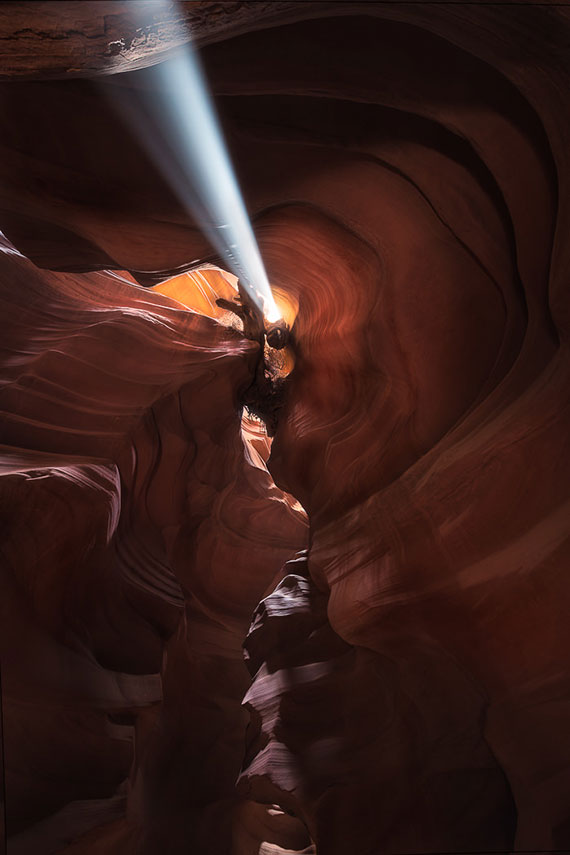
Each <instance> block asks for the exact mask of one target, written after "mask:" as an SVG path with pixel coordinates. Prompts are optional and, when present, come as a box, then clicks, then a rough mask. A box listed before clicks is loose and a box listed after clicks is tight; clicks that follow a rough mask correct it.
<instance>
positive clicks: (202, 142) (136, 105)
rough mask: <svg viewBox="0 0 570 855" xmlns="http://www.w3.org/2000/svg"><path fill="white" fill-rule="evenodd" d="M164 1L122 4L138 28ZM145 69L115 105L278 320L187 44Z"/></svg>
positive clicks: (163, 10)
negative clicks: (133, 89)
mask: <svg viewBox="0 0 570 855" xmlns="http://www.w3.org/2000/svg"><path fill="white" fill-rule="evenodd" d="M172 6H173V4H172V3H170V2H167V0H156V2H153V3H148V2H144V0H134V2H132V3H130V4H129V8H130V9H132V11H133V14H134V15H135V17H136V20H137V23H138V24H140V26H141V29H143V28H144V25H145V24H146V25H147V26H148V14H149V11H152V13H153V14H154V15H155V16H160V15H163V16H167V15H168V17H169V18H170V19H171V17H172ZM180 27H183V24H182V23H181V24H180ZM181 36H182V34H181ZM180 40H181V41H182V38H181V39H180ZM146 73H147V74H151V75H152V81H151V82H152V85H151V86H150V87H147V91H146V92H145V93H144V99H143V98H142V96H140V93H136V95H135V97H134V98H133V97H125V98H123V99H121V100H122V103H121V105H120V109H121V113H122V114H123V115H125V116H126V117H127V119H128V120H130V121H131V123H132V124H133V125H134V126H135V129H136V131H137V134H138V136H139V138H140V140H141V143H142V144H143V146H144V147H145V148H146V149H147V151H148V153H149V154H150V155H151V156H152V158H153V160H154V161H155V162H156V164H157V166H158V168H159V169H160V171H161V172H162V174H163V176H164V178H165V179H166V180H167V181H168V183H169V184H170V186H171V189H172V190H173V192H174V193H175V194H176V195H177V197H178V198H179V200H180V202H181V203H182V204H183V205H184V207H185V208H186V210H187V211H188V212H189V213H190V214H191V215H192V217H193V218H194V219H195V220H196V221H197V223H198V225H199V226H200V228H201V230H202V231H203V232H204V233H205V235H206V236H207V238H208V239H209V241H210V243H211V244H212V245H213V246H214V247H215V249H216V250H217V252H218V253H219V255H220V256H221V258H223V260H224V266H227V268H228V269H229V270H230V271H231V272H232V273H233V274H234V275H235V276H237V277H238V279H239V280H240V282H241V283H242V284H243V286H244V288H245V289H246V290H247V292H248V294H250V296H251V298H252V300H253V301H254V302H255V303H256V305H258V306H259V308H260V309H261V310H262V312H263V314H264V316H265V318H266V320H267V321H269V322H275V321H277V320H279V319H280V317H281V312H280V311H279V309H278V307H277V305H276V303H275V300H274V298H273V295H272V293H271V288H270V286H269V281H268V278H267V273H266V271H265V267H264V264H263V261H262V259H261V255H260V252H259V248H258V246H257V242H256V240H255V237H254V234H253V230H252V227H251V223H250V221H249V217H248V215H247V211H246V209H245V205H244V202H243V198H242V195H241V192H240V189H239V186H238V183H237V180H236V177H235V174H234V170H233V167H232V164H231V162H230V158H229V155H228V152H227V149H226V146H225V142H224V138H223V135H222V131H221V128H220V124H219V121H218V118H217V115H216V112H215V109H214V105H213V103H212V100H211V97H210V95H209V92H208V86H207V83H206V79H205V76H204V73H203V70H202V68H201V64H200V62H199V59H198V56H197V53H196V51H195V50H193V49H192V48H191V47H190V46H189V45H187V46H185V47H184V48H181V49H179V51H178V52H177V53H176V54H175V55H174V56H173V57H172V58H170V59H167V60H164V61H162V62H159V63H158V64H157V65H155V66H152V68H150V69H147V71H146ZM129 94H131V95H132V94H133V93H129Z"/></svg>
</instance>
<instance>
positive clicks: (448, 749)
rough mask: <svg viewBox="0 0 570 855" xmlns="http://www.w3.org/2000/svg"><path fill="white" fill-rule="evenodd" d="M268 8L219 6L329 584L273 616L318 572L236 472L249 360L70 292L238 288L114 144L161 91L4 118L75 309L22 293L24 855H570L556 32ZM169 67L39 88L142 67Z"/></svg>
mask: <svg viewBox="0 0 570 855" xmlns="http://www.w3.org/2000/svg"><path fill="white" fill-rule="evenodd" d="M39 5H40V6H41V7H42V10H41V11H42V14H43V13H44V12H45V11H46V10H45V8H44V7H45V4H39ZM74 6H75V4H74ZM84 6H86V4H82V9H81V15H83V14H84V12H83V7H84ZM278 6H279V9H278V11H276V12H271V13H269V12H268V9H269V7H268V6H267V5H265V4H264V6H263V12H262V14H260V15H259V17H258V19H257V20H255V21H252V20H251V19H248V14H249V12H247V11H246V12H245V13H243V14H244V15H245V17H242V18H241V20H240V22H238V23H232V24H230V22H229V21H228V20H227V17H226V16H225V15H224V14H222V16H221V23H219V26H218V24H216V23H215V22H214V21H213V20H212V19H213V17H214V15H213V13H214V6H213V5H212V4H197V6H196V12H197V16H198V17H199V18H200V20H202V21H203V22H204V30H203V31H202V32H201V33H199V35H198V38H199V40H201V41H202V42H203V43H206V42H209V46H208V47H207V48H206V50H205V51H204V60H205V64H206V68H207V71H208V74H209V78H210V80H211V82H212V86H213V89H214V91H215V92H216V94H217V96H218V105H219V109H220V112H221V115H222V120H223V123H224V128H225V130H226V133H227V135H228V139H229V142H230V145H231V149H232V154H233V157H234V161H235V162H236V163H237V166H238V172H239V176H240V181H241V183H242V186H243V187H244V192H245V196H246V199H247V203H248V206H249V209H250V211H251V212H252V215H253V217H254V220H255V229H256V234H257V236H258V239H259V243H260V247H261V250H262V255H263V257H264V260H265V262H266V264H267V268H268V272H269V275H270V279H271V281H272V283H273V284H274V285H275V286H277V287H278V288H279V289H280V290H281V291H282V292H283V293H284V294H285V295H287V296H288V297H289V299H290V300H291V302H292V303H294V304H298V314H297V317H296V322H295V327H294V338H295V345H296V354H295V357H296V361H295V369H294V371H293V373H292V374H291V376H290V379H289V385H288V396H287V402H286V407H285V410H284V413H283V416H282V419H281V422H280V426H279V428H278V430H277V434H276V436H275V439H274V442H273V444H272V448H271V458H270V460H269V467H270V470H271V472H272V473H273V475H274V477H275V479H276V481H277V483H278V484H279V485H280V486H281V487H283V488H285V489H287V490H289V491H290V492H291V493H292V494H293V495H294V496H295V497H296V498H298V499H299V500H301V501H302V503H303V505H304V506H305V508H306V509H307V510H308V512H309V515H310V522H311V531H310V548H309V553H308V565H307V568H306V569H304V570H303V572H302V573H301V574H299V573H295V574H294V575H293V576H291V575H289V576H288V577H287V579H286V580H285V581H283V582H282V583H281V585H280V587H278V588H277V589H276V590H275V592H274V593H272V594H270V591H271V589H272V587H273V586H274V584H275V581H276V579H277V580H278V579H279V578H280V577H281V575H282V573H280V571H279V567H280V565H281V563H282V562H283V560H285V559H286V558H287V557H289V556H290V555H291V554H292V553H293V552H295V550H296V549H298V548H300V547H302V546H304V545H305V539H306V536H305V530H304V524H303V522H302V520H301V519H300V517H299V512H298V511H296V510H295V505H294V502H293V500H291V499H290V500H288V501H287V499H286V497H285V496H283V495H282V494H281V493H279V492H278V491H277V490H276V488H275V487H274V486H272V484H271V481H270V479H269V478H268V476H267V473H266V472H265V470H264V468H263V465H262V460H263V459H264V458H265V457H266V455H267V451H268V449H267V445H266V444H265V442H264V440H257V441H256V440H250V445H251V446H252V447H253V448H254V450H255V451H256V454H257V453H259V456H255V455H252V453H251V452H250V453H249V457H248V456H247V455H246V456H244V454H243V449H242V440H241V438H240V424H239V418H238V415H237V401H238V398H239V393H240V390H242V389H243V388H244V386H245V385H247V384H248V383H249V382H250V380H251V376H252V366H253V361H254V360H255V357H256V353H255V349H254V346H252V345H251V344H248V343H247V342H246V341H245V340H244V339H243V338H242V337H241V336H239V334H237V333H235V332H232V331H229V330H227V329H225V328H224V327H222V326H221V325H219V324H216V323H215V322H214V321H213V320H211V319H210V318H199V317H198V316H196V315H195V314H189V313H188V312H187V311H185V310H184V309H182V308H181V305H180V304H179V303H175V302H173V300H172V299H169V298H168V297H165V296H159V295H158V294H156V293H147V292H142V291H141V290H138V289H136V288H135V287H134V286H133V284H132V281H131V279H130V277H129V275H127V274H125V278H126V279H127V280H128V281H127V282H120V281H119V280H117V279H112V278H110V277H109V275H108V274H100V273H93V272H89V273H85V274H83V273H82V275H71V274H73V273H77V272H78V271H94V270H103V269H104V268H108V267H115V268H121V269H126V270H129V271H130V272H131V275H132V276H134V277H135V278H136V280H137V281H141V282H145V283H146V284H149V283H154V282H157V281H159V280H160V279H162V278H164V277H165V276H166V275H173V274H174V273H175V272H177V271H180V270H183V269H186V268H187V267H188V266H190V265H191V264H192V263H194V262H195V261H196V260H209V261H215V258H214V256H213V255H212V253H211V250H210V248H209V247H208V245H207V244H206V242H205V241H204V239H203V238H202V236H201V234H200V231H199V229H198V228H197V225H196V223H193V222H191V221H190V220H189V219H188V217H187V215H186V213H185V212H184V210H182V208H181V207H180V205H179V203H178V202H176V200H175V199H174V198H173V196H172V193H171V192H170V191H169V190H168V189H167V188H166V187H165V186H164V183H163V181H162V179H161V178H160V177H159V174H158V173H157V172H156V170H154V169H153V167H152V164H150V163H149V161H148V159H147V157H146V156H145V155H144V154H143V153H142V152H141V150H140V148H139V146H138V144H137V141H136V140H135V139H134V138H133V136H132V133H131V132H130V131H129V130H128V129H127V128H126V127H124V126H123V125H122V124H121V122H120V119H119V117H118V115H117V112H116V110H114V109H113V108H111V106H110V99H109V97H108V96H109V95H110V94H111V93H113V92H114V93H117V92H120V93H123V96H124V97H125V98H127V99H129V98H131V97H132V95H133V92H139V93H140V92H141V91H142V92H144V90H145V87H147V86H149V85H152V77H151V72H149V71H146V72H144V71H143V72H136V73H133V74H124V75H118V76H116V77H114V76H111V77H107V78H105V81H104V82H103V83H98V84H97V85H96V84H95V83H93V82H92V81H90V80H73V81H70V80H58V81H50V82H45V81H44V82H42V81H35V82H25V83H24V82H20V83H17V84H15V83H4V84H2V89H1V92H0V96H1V97H2V104H3V116H4V122H5V127H4V128H3V130H4V133H3V136H2V148H1V151H0V153H1V155H2V156H1V158H0V173H1V174H0V187H1V190H0V226H2V228H3V229H5V231H6V233H7V234H8V236H9V237H10V238H11V239H12V240H13V241H14V242H15V243H16V245H17V246H18V248H20V249H21V250H22V251H23V252H24V253H26V254H27V255H29V256H30V258H32V259H33V260H34V261H35V262H36V263H37V264H39V265H40V266H43V267H46V268H51V269H52V270H59V271H62V270H64V271H67V272H68V273H67V274H63V273H46V272H42V273H40V272H38V271H37V270H34V268H33V267H32V266H31V265H29V264H28V263H26V262H23V261H21V260H18V259H16V258H4V259H3V263H4V262H5V272H4V278H3V280H2V281H3V286H2V300H3V302H4V307H5V317H6V319H7V320H6V333H5V335H4V337H3V339H2V348H3V357H4V364H3V368H2V378H3V381H4V383H5V385H4V387H3V390H2V393H1V394H2V399H1V401H2V406H3V410H4V412H5V413H6V418H5V422H4V425H3V442H4V448H3V451H4V452H5V453H4V456H3V467H4V469H3V471H5V473H6V474H5V476H4V477H3V479H2V484H1V486H2V488H3V491H2V495H3V503H4V504H3V507H4V511H3V514H4V517H3V518H4V519H5V520H6V527H8V526H9V535H7V536H6V551H5V554H6V567H7V569H6V571H5V572H6V584H5V589H6V591H7V594H6V597H5V609H6V618H5V620H4V630H5V633H6V636H7V638H8V639H9V647H8V649H9V656H8V657H7V658H6V657H4V658H6V661H7V663H8V664H7V665H6V666H4V668H3V672H6V674H5V676H4V684H5V694H6V698H7V700H6V701H5V710H6V719H5V721H6V729H7V751H6V753H7V762H8V766H9V768H10V769H11V770H14V772H15V774H16V777H14V778H12V779H10V780H9V786H8V798H9V806H10V815H9V826H10V828H11V829H12V830H13V831H15V832H17V833H20V836H19V837H18V836H16V837H15V838H14V840H13V847H14V852H18V851H20V852H25V851H28V852H33V853H37V852H39V851H45V852H49V851H56V848H57V847H60V848H62V847H64V845H65V844H66V843H67V842H71V841H72V840H75V841H76V842H75V843H72V844H71V845H70V846H69V847H67V851H68V852H69V853H75V855H79V853H82V855H87V853H91V855H94V853H96V852H105V853H107V852H111V853H114V852H116V853H117V855H118V853H119V852H121V853H122V852H125V851H133V852H134V851H137V850H138V851H142V852H144V853H146V854H147V855H151V853H153V854H154V853H156V852H157V851H164V848H165V844H164V841H165V839H168V841H169V844H168V845H169V847H170V848H169V849H168V851H169V852H173V853H176V852H178V851H180V852H182V851H184V852H186V851H188V848H189V847H190V848H194V849H196V851H200V852H204V853H207V852H212V853H213V852H220V853H222V852H223V853H224V855H226V853H227V852H229V851H232V848H233V852H234V855H250V853H251V855H253V853H254V852H256V851H260V850H259V846H260V845H261V844H262V843H263V842H266V843H267V845H268V846H269V845H274V844H280V845H281V846H282V847H283V848H286V847H297V848H298V849H300V848H301V847H305V848H306V847H308V846H311V845H312V844H311V843H310V840H313V841H314V844H315V845H316V847H317V849H318V851H319V853H320V855H327V853H328V854H329V855H330V853H343V855H347V853H350V852H352V851H353V850H354V851H355V852H356V851H358V852H359V855H364V853H368V855H379V853H381V852H386V853H388V852H395V851H400V852H401V851H403V850H408V851H409V850H413V851H416V852H433V851H442V850H444V851H450V850H453V849H463V850H471V851H472V850H473V849H478V850H481V851H485V850H489V849H505V848H506V849H509V848H511V847H516V848H518V849H533V848H534V849H541V850H544V849H552V848H562V849H564V848H568V846H569V845H570V838H569V827H570V826H569V819H568V802H569V795H570V793H569V790H570V781H569V780H568V772H567V769H568V766H569V759H570V758H569V757H568V753H569V751H570V746H569V745H568V740H567V738H566V730H567V728H566V718H567V706H568V696H569V692H568V657H567V653H566V650H567V649H568V640H567V638H566V635H567V629H566V624H567V621H566V620H565V616H566V601H567V584H566V581H565V572H564V571H565V567H566V564H567V559H568V535H569V519H570V516H569V513H568V500H569V494H568V484H569V483H570V479H569V477H568V475H569V461H568V443H567V436H568V427H569V424H568V369H569V360H568V350H567V340H568V329H569V321H568V319H569V301H568V291H567V279H568V270H569V258H568V242H567V240H566V238H565V235H566V232H567V229H568V192H567V190H568V180H569V179H568V167H569V161H568V152H569V151H570V146H569V141H570V139H569V138H570V134H569V127H568V122H567V98H568V87H569V69H568V57H567V50H566V41H567V36H568V15H567V12H566V11H565V10H564V9H558V8H554V7H552V8H550V7H548V8H545V7H540V8H538V7H533V6H531V5H527V6H506V7H505V6H503V7H489V6H473V5H467V6H458V7H453V8H451V7H445V6H438V5H433V6H432V5H429V4H419V5H417V4H416V5H414V4H412V5H409V4H393V5H389V4H384V3H382V4H380V3H379V4H369V3H368V4H359V3H353V4H351V5H347V4H335V5H330V4H326V3H324V4H314V3H307V4H302V5H301V4H297V5H296V6H295V7H294V8H293V7H291V6H290V4H286V3H284V4H278ZM54 8H55V7H54ZM69 8H70V9H71V6H70V7H69ZM216 8H217V7H216ZM249 8H252V6H251V4H249ZM295 9H299V11H298V12H296V11H295ZM191 10H192V7H190V11H191ZM20 12H21V10H20ZM222 12H224V10H222ZM76 13H77V14H79V11H78V10H77V12H76ZM210 13H211V17H210ZM19 14H20V13H19ZM22 14H23V12H22ZM266 15H267V16H268V17H265V16H266ZM270 15H274V16H275V17H274V18H273V20H271V18H270ZM295 15H297V16H298V18H299V20H297V21H295ZM200 16H201V17H200ZM301 17H304V18H307V19H314V20H305V21H301V20H300V18H301ZM219 21H220V19H218V22H219ZM279 22H281V23H283V24H287V25H286V26H282V27H278V26H273V27H270V26H269V24H270V23H272V24H275V23H279ZM163 23H164V22H163ZM234 26H238V28H239V29H240V31H241V32H242V33H243V34H242V35H240V36H239V37H237V38H225V37H224V36H225V35H226V36H227V35H234V34H235V32H236V30H235V29H231V27H234ZM121 27H122V28H123V29H124V31H125V34H126V31H127V30H128V26H127V25H126V24H125V23H124V22H122V21H121V20H118V19H115V20H113V21H112V37H113V38H112V40H113V41H120V39H121V38H123V35H122V33H121ZM261 27H265V29H259V28H261ZM117 28H118V29H117ZM158 29H159V30H160V32H163V33H165V34H166V35H165V37H164V39H162V36H160V38H158V40H157V45H156V47H157V52H155V51H154V47H153V48H152V49H149V50H147V49H146V48H145V49H144V50H143V51H142V53H141V52H140V51H139V52H138V53H137V51H138V47H137V44H136V43H134V42H133V43H132V44H131V45H130V46H129V47H128V48H126V49H123V48H121V49H120V51H119V53H117V54H116V55H113V56H110V57H109V58H105V56H102V54H101V52H100V48H101V46H102V45H103V42H104V40H105V38H107V33H106V31H105V28H104V27H103V29H102V30H101V28H99V30H96V31H95V32H94V34H95V38H94V39H93V42H92V47H93V53H91V52H90V51H89V50H88V49H87V50H86V53H85V63H84V65H83V66H81V64H79V65H78V64H77V63H76V62H75V59H73V57H72V60H73V61H72V62H71V61H70V57H69V55H67V56H66V55H65V52H63V54H62V55H57V54H56V55H55V56H54V52H53V51H52V50H51V49H50V50H48V49H46V50H42V51H41V56H40V58H39V65H38V66H37V67H36V68H37V73H39V75H40V76H41V75H42V74H47V75H50V76H53V75H56V76H57V75H59V74H61V73H65V74H67V73H68V72H69V71H70V69H72V68H74V69H75V71H71V73H72V74H74V75H75V74H77V75H81V74H84V75H86V76H89V75H91V74H99V73H107V72H109V71H110V70H112V67H113V62H115V61H116V63H117V65H116V66H115V67H118V68H121V69H124V68H125V67H127V65H128V64H129V63H131V62H132V63H134V64H136V63H140V64H142V65H146V64H148V63H152V62H154V61H155V60H156V59H157V58H158V57H159V56H161V55H162V54H161V53H160V52H161V51H162V50H163V48H166V49H169V46H170V43H169V40H168V39H169V37H168V32H167V29H168V28H167V27H166V29H165V28H164V27H163V25H162V24H161V26H160V27H159V28H158ZM247 30H251V32H247ZM254 30H255V31H254ZM42 32H43V30H42ZM46 32H47V30H46ZM109 32H111V30H109ZM82 33H83V31H82V30H81V26H79V33H73V32H72V31H71V30H69V32H68V36H67V37H66V38H68V40H69V43H70V45H71V46H72V47H73V45H77V44H81V43H82V42H84V41H85V40H84V39H83V35H82ZM159 35H160V33H159ZM103 37H104V38H103ZM34 38H35V35H34V33H33V32H31V33H28V36H27V37H26V39H27V43H28V44H31V43H32V42H33V40H34ZM39 42H40V46H42V48H43V47H46V46H48V45H47V40H46V39H44V38H43V36H42V35H41V33H40V35H39ZM49 47H50V48H53V45H52V44H49ZM139 47H140V45H139ZM107 48H108V45H105V50H107ZM98 51H99V52H98ZM125 51H126V52H125ZM130 51H132V52H131V53H129V52H130ZM103 52H104V51H103ZM72 53H73V51H72ZM143 54H144V55H143ZM107 59H110V60H112V62H110V63H109V64H107ZM11 63H12V65H11V68H10V73H15V74H18V75H23V76H25V77H33V76H34V74H35V72H34V67H33V63H30V60H29V55H28V57H26V56H22V57H21V58H20V59H17V57H16V58H14V57H13V58H12V60H11ZM129 283H131V284H129ZM254 443H256V444H257V448H255V445H254ZM285 572H287V570H286V571H285ZM259 600H262V606H261V607H260V608H259V609H258V611H257V612H256V615H257V617H256V619H255V621H254V624H253V628H252V632H251V634H250V637H249V640H248V650H249V655H250V664H251V665H252V676H253V682H252V684H251V686H249V685H248V678H247V674H246V672H245V670H244V668H243V665H242V663H241V659H240V655H241V654H240V644H241V640H242V638H243V636H244V635H245V632H246V627H247V624H248V622H249V615H250V613H251V611H252V610H253V608H254V607H255V605H256V603H257V602H258V601H259ZM14 637H17V638H23V639H26V644H20V645H14V644H13V639H14ZM165 651H166V653H164V652H165ZM159 670H161V671H162V680H163V690H164V692H163V695H161V692H160V686H159V682H158V679H157V677H156V674H157V672H158V671H159ZM242 694H246V698H247V705H248V707H249V709H250V711H251V713H252V724H251V727H250V730H249V735H248V739H247V755H246V760H245V764H244V769H243V773H242V775H241V778H240V784H239V787H238V793H237V794H236V792H235V788H234V784H235V779H236V777H237V772H238V769H239V765H240V762H241V760H242V742H243V740H244V731H245V722H246V715H245V713H244V712H242V711H240V709H239V701H240V699H241V696H242ZM30 701H34V703H33V705H32V704H31V703H30ZM46 709H49V710H50V713H49V714H48V713H46V712H45V710H46ZM109 714H110V715H111V719H109ZM62 722H65V725H66V726H62ZM30 733H31V734H32V736H31V737H30ZM133 735H134V745H135V749H136V750H135V755H134V762H133V763H132V760H133V753H132V744H133ZM46 746H47V747H46ZM56 761H57V763H56ZM131 763H132V765H131ZM54 768H57V770H58V771H57V774H56V773H55V772H54V771H53V770H54ZM127 777H128V778H129V784H128V787H127V789H126V791H125V789H124V786H123V785H122V782H123V781H124V780H125V779H126V778H127ZM26 793H29V796H27V795H26ZM113 794H114V795H113ZM111 797H112V798H111ZM125 799H126V806H125ZM251 799H256V800H258V801H259V802H266V803H267V804H268V805H271V804H276V805H281V807H282V808H285V809H286V810H291V811H293V812H294V813H295V814H296V815H297V817H296V818H292V817H291V818H284V816H285V815H284V814H283V813H282V812H280V811H278V810H276V809H275V808H270V807H267V808H260V807H259V806H255V805H254V803H253V802H252V801H251ZM70 802H71V804H70ZM271 811H273V813H271ZM305 826H306V828H305ZM89 829H91V830H89ZM307 829H308V831H307ZM82 832H85V834H84V836H83V837H82V838H81V834H82ZM18 847H19V848H18ZM261 851H262V852H263V851H264V850H263V849H261Z"/></svg>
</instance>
